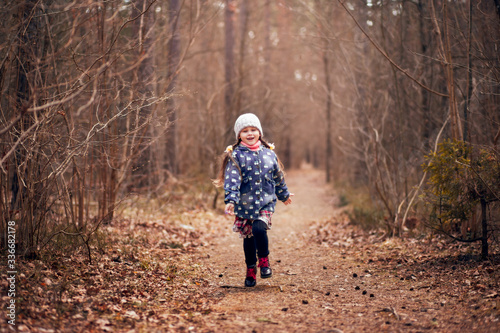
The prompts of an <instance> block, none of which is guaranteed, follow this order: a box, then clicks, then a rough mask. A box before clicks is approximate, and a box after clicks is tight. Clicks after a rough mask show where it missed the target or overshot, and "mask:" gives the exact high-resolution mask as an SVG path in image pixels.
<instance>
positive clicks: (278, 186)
mask: <svg viewBox="0 0 500 333" xmlns="http://www.w3.org/2000/svg"><path fill="white" fill-rule="evenodd" d="M231 156H232V159H229V161H228V163H227V166H226V170H225V171H224V193H225V197H224V202H225V203H226V204H228V203H233V204H234V213H235V215H236V216H238V217H240V218H244V219H251V220H255V219H257V218H258V217H259V212H260V211H261V210H265V211H269V212H274V207H275V205H276V199H278V200H280V201H286V200H287V199H288V197H289V196H290V193H289V192H288V188H287V186H286V183H285V177H284V175H283V172H282V171H281V169H280V167H279V164H278V158H277V157H276V154H275V153H274V152H273V151H272V150H271V149H268V148H265V147H264V146H261V147H260V148H259V149H258V150H257V151H251V150H250V149H249V148H248V147H245V146H243V145H238V146H236V148H235V149H234V151H233V152H232V155H231ZM240 171H241V173H240Z"/></svg>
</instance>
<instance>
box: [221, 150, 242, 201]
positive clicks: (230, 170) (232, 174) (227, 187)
mask: <svg viewBox="0 0 500 333" xmlns="http://www.w3.org/2000/svg"><path fill="white" fill-rule="evenodd" d="M234 157H235V156H234V154H233V159H229V161H228V162H227V166H226V170H225V171H224V203H226V204H228V203H230V202H231V203H233V204H235V205H237V204H238V203H239V202H240V186H241V180H242V179H241V175H240V169H239V168H238V166H236V165H235V164H234V162H233V160H234V161H236V159H234Z"/></svg>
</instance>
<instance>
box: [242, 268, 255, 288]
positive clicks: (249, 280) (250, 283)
mask: <svg viewBox="0 0 500 333" xmlns="http://www.w3.org/2000/svg"><path fill="white" fill-rule="evenodd" d="M256 284H257V267H255V265H253V266H251V267H247V277H246V278H245V287H255V285H256Z"/></svg>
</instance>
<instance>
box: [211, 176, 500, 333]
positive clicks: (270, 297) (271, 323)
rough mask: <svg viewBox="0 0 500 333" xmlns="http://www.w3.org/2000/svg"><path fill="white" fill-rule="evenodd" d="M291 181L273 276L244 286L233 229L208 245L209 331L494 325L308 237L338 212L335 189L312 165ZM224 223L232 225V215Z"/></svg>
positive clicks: (276, 228) (453, 298)
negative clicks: (290, 201) (211, 294)
mask: <svg viewBox="0 0 500 333" xmlns="http://www.w3.org/2000/svg"><path fill="white" fill-rule="evenodd" d="M287 184H288V187H289V189H290V190H291V191H292V192H293V193H295V196H294V198H293V199H294V201H293V204H292V205H290V206H284V205H282V204H279V205H278V206H277V210H276V213H275V215H274V216H273V227H272V230H271V231H270V232H269V238H270V252H271V253H270V263H271V267H272V268H273V277H272V278H271V279H266V280H262V279H260V277H259V274H257V286H256V287H254V288H245V287H244V286H243V281H244V277H245V264H244V257H243V250H242V241H241V239H239V238H238V237H237V235H236V234H234V233H232V232H231V233H228V235H227V236H225V237H224V239H222V241H221V242H219V243H218V244H215V245H213V246H211V247H209V248H210V249H209V251H208V253H209V256H208V259H207V262H206V263H205V264H206V265H207V266H208V267H209V271H210V272H211V274H212V276H211V277H210V280H212V281H214V282H213V283H214V284H216V285H217V286H218V288H215V290H216V292H215V294H214V297H217V298H220V301H218V302H217V303H216V304H215V305H214V307H213V308H212V311H211V313H210V314H209V315H207V316H206V317H205V318H204V321H205V323H206V326H207V327H206V329H207V331H213V332H337V333H338V332H367V331H373V332H422V331H427V332H429V331H433V332H465V331H469V332H472V331H477V332H490V331H491V332H494V331H496V329H497V328H498V326H497V325H496V324H494V323H493V324H492V325H489V327H485V326H482V327H479V328H478V325H480V324H479V323H478V322H476V321H475V319H474V318H475V317H474V316H471V317H469V319H468V320H467V321H466V322H463V321H462V320H463V311H464V310H463V308H462V307H461V305H460V300H459V298H458V297H457V295H449V294H447V293H446V292H444V291H443V290H441V289H439V288H437V289H436V290H434V289H431V288H430V287H429V286H428V285H425V283H426V282H425V281H415V280H414V279H413V278H406V277H405V278H403V277H402V273H400V272H399V273H400V275H398V274H397V273H395V272H394V271H392V272H391V271H383V270H377V269H372V268H373V266H370V264H369V262H371V261H369V262H368V263H367V262H366V260H365V261H363V260H361V259H359V258H358V257H357V256H356V252H352V251H351V252H350V251H346V250H345V247H344V248H343V247H342V246H337V247H327V246H324V245H320V244H319V243H318V242H313V241H311V236H310V235H311V231H312V227H311V224H312V223H314V222H315V223H316V225H317V224H318V223H321V221H325V220H328V219H330V220H332V219H335V218H336V215H337V214H338V213H339V212H338V210H337V209H336V208H335V205H334V204H333V202H332V200H334V199H335V197H334V195H333V192H332V191H331V190H329V189H328V188H327V186H326V185H325V183H324V173H323V172H321V171H317V170H313V169H307V168H306V169H302V170H298V171H292V172H289V173H288V175H287ZM227 223H228V228H229V227H230V225H231V221H230V220H229V218H228V219H227ZM339 228H340V227H339ZM365 259H366V258H365ZM427 283H428V282H427ZM457 311H460V312H461V313H462V314H460V315H459V314H458V313H457ZM454 314H455V315H454ZM456 315H458V316H456Z"/></svg>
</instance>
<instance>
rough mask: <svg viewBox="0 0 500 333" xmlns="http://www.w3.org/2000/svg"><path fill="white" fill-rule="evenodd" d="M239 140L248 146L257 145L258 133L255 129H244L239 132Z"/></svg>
mask: <svg viewBox="0 0 500 333" xmlns="http://www.w3.org/2000/svg"><path fill="white" fill-rule="evenodd" d="M240 139H241V141H243V142H244V143H246V144H247V145H249V146H252V145H254V144H256V143H257V141H259V139H260V132H259V129H258V128H257V127H245V128H244V129H242V130H241V132H240Z"/></svg>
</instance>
